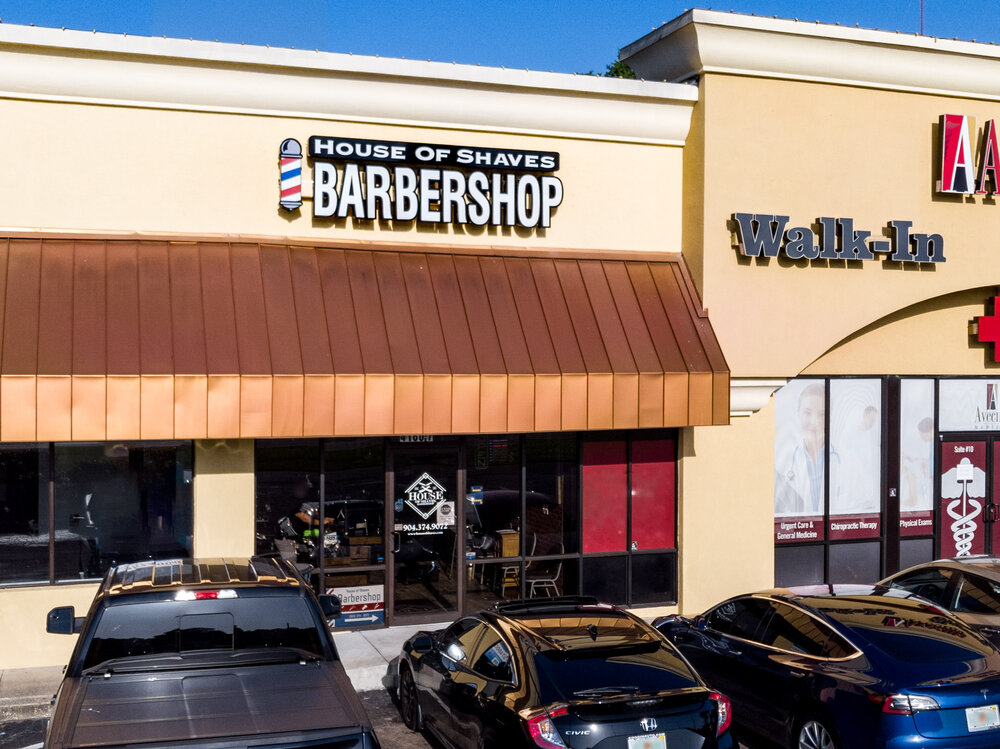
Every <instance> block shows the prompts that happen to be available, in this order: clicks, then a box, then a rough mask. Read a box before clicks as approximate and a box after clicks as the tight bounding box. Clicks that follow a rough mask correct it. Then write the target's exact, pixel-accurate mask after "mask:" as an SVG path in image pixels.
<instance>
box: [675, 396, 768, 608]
mask: <svg viewBox="0 0 1000 749" xmlns="http://www.w3.org/2000/svg"><path fill="white" fill-rule="evenodd" d="M773 430H774V410H773V400H772V401H771V402H770V403H769V404H768V405H767V406H766V407H765V408H764V409H762V410H761V411H759V412H758V413H756V414H754V415H753V416H750V417H746V418H737V419H734V420H733V421H732V423H731V424H730V425H729V426H728V427H693V428H688V429H684V430H682V431H681V441H680V448H679V450H680V457H681V461H680V468H679V475H678V486H679V488H680V496H681V498H682V501H681V504H680V513H679V529H678V551H679V565H680V569H679V572H678V577H679V589H680V590H679V600H678V609H679V610H680V612H681V613H683V614H698V613H701V612H702V611H704V610H705V609H707V608H708V607H709V606H711V605H712V604H715V603H718V602H719V601H720V600H722V599H724V598H726V597H728V596H732V595H736V594H738V593H745V592H747V591H749V590H759V589H761V588H768V587H770V586H771V585H773V583H774V544H773V541H772V536H773V532H774V524H773V521H772V511H773V508H774V437H773Z"/></svg>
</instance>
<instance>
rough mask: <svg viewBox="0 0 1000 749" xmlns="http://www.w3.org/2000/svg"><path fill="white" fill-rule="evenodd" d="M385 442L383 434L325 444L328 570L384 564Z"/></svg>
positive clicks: (325, 547) (326, 560)
mask: <svg viewBox="0 0 1000 749" xmlns="http://www.w3.org/2000/svg"><path fill="white" fill-rule="evenodd" d="M384 446H385V441H384V440H383V439H382V438H363V439H337V440H326V442H325V443H324V456H323V468H324V472H325V484H324V491H325V496H326V500H325V503H324V509H325V524H326V533H325V534H324V539H325V540H324V546H323V548H324V561H323V564H324V567H325V568H326V571H327V572H329V571H331V570H330V568H337V567H363V566H368V565H378V564H383V563H384V562H385V528H384V525H385V523H384V522H383V521H384V518H385V448H384Z"/></svg>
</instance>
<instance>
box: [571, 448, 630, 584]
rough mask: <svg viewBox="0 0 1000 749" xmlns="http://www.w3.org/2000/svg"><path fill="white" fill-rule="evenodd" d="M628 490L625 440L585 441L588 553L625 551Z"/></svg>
mask: <svg viewBox="0 0 1000 749" xmlns="http://www.w3.org/2000/svg"><path fill="white" fill-rule="evenodd" d="M627 492H628V466H627V464H626V449H625V440H609V441H600V442H597V441H593V442H591V441H586V442H584V443H583V491H582V495H583V552H584V553H585V554H586V553H592V552H602V551H625V548H626V545H625V535H626V533H625V531H626V528H627V525H628V507H627V500H628V494H627ZM588 584H589V583H588Z"/></svg>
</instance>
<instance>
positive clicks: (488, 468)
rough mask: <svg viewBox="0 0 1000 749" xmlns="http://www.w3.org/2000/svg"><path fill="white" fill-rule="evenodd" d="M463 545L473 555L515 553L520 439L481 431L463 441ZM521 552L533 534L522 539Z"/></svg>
mask: <svg viewBox="0 0 1000 749" xmlns="http://www.w3.org/2000/svg"><path fill="white" fill-rule="evenodd" d="M465 466H466V494H465V500H466V504H465V527H466V549H467V550H468V551H471V552H474V553H475V554H476V556H477V557H488V556H495V557H516V556H519V555H520V554H521V553H522V538H521V441H520V438H519V437H518V436H517V435H482V436H477V437H470V438H469V439H468V440H467V442H466V459H465ZM523 543H524V552H523V553H525V554H529V553H531V551H532V549H533V548H534V547H535V545H536V536H535V535H534V534H529V536H528V538H527V539H525V540H524V541H523Z"/></svg>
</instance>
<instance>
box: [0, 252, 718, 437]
mask: <svg viewBox="0 0 1000 749" xmlns="http://www.w3.org/2000/svg"><path fill="white" fill-rule="evenodd" d="M609 257H610V256H608V255H605V256H603V257H602V258H600V259H597V258H587V257H585V256H584V257H570V256H565V255H561V254H558V253H553V254H551V255H550V256H540V255H537V254H536V255H535V256H528V255H525V254H521V255H517V254H511V253H507V254H503V251H498V250H495V249H492V248H490V249H488V250H486V251H484V254H474V253H472V252H470V251H468V250H462V251H455V252H447V251H444V250H440V251H420V250H419V249H415V248H407V249H405V250H397V249H394V250H382V249H370V248H365V249H343V248H337V247H313V246H308V247H306V246H295V245H289V244H264V243H257V242H224V241H167V240H163V241H160V240H151V239H140V240H135V239H128V240H126V239H103V240H96V239H66V238H62V237H58V238H57V237H45V236H43V237H40V238H38V237H35V238H25V237H20V236H11V237H6V238H2V239H0V294H2V304H0V440H2V441H5V442H11V441H45V440H105V439H172V438H173V439H192V438H230V437H297V436H319V435H330V436H332V435H361V434H372V435H387V434H421V433H425V434H446V433H462V432H531V431H555V430H585V429H625V428H636V427H663V426H668V427H670V426H687V425H699V424H721V423H726V422H727V421H728V418H729V373H728V371H727V368H726V363H725V360H724V359H723V356H722V352H721V350H720V348H719V345H718V342H717V341H716V338H715V335H714V333H713V332H712V328H711V326H710V325H709V322H708V319H707V317H706V316H705V314H704V313H703V311H702V309H701V306H700V302H699V301H698V299H697V297H696V295H695V293H694V291H693V286H692V285H691V283H690V279H689V277H688V274H687V270H686V268H685V267H684V264H683V261H682V260H681V259H680V258H679V256H667V257H668V258H672V259H666V260H663V259H656V260H645V259H641V256H639V255H638V253H633V254H631V255H629V256H628V257H629V259H617V258H614V259H608V258H609Z"/></svg>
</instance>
